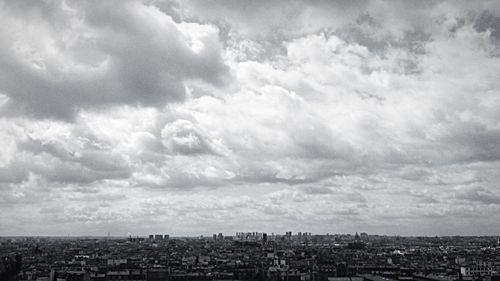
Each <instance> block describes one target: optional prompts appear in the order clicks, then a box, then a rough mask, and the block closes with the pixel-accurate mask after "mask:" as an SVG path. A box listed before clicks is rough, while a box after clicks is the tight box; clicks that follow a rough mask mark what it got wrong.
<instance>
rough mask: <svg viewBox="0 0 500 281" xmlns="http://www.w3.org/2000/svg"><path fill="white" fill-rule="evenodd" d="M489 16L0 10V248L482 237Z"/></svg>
mask: <svg viewBox="0 0 500 281" xmlns="http://www.w3.org/2000/svg"><path fill="white" fill-rule="evenodd" d="M498 77H500V4H499V3H498V1H487V0H485V1H477V2H476V1H475V2H472V1H432V0H430V1H386V0H374V1H367V0H354V1H344V0H337V1H306V0H304V1H298V0H297V1H264V0H259V1H240V0H236V1H226V0H221V1H201V0H200V1H197V0H188V1H180V0H125V1H117V0H111V1H76V0H48V1H29V0H19V1H14V0H0V236H32V235H36V236H66V235H68V234H69V235H71V236H88V235H91V236H102V235H103V234H104V236H106V234H107V233H111V234H115V235H118V234H119V235H120V236H122V235H123V236H128V234H132V235H141V236H144V235H147V234H149V233H156V232H157V231H161V232H160V233H168V234H170V235H173V236H196V235H200V234H203V235H207V236H208V235H211V234H212V233H219V232H222V233H228V234H231V233H235V232H237V231H240V230H245V229H256V230H259V231H262V232H266V233H268V234H269V233H272V232H274V233H285V232H286V231H294V232H295V231H300V230H308V231H310V232H312V233H355V232H367V233H379V234H382V235H384V234H385V235H403V236H426V235H427V236H435V235H438V236H453V235H472V236H475V235H487V236H493V235H498V234H499V233H500V224H499V223H495V221H496V222H499V221H500V186H499V183H500V80H499V79H498Z"/></svg>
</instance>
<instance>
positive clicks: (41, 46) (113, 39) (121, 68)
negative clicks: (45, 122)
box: [0, 1, 228, 119]
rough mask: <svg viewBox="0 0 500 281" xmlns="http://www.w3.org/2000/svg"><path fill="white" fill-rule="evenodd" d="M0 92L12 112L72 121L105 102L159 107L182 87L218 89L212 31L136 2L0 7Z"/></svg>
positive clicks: (220, 69) (179, 96)
mask: <svg viewBox="0 0 500 281" xmlns="http://www.w3.org/2000/svg"><path fill="white" fill-rule="evenodd" d="M1 17H2V26H3V27H2V29H1V30H0V38H1V40H0V41H1V42H2V45H1V47H2V53H1V54H0V63H1V65H2V68H1V73H0V76H1V77H2V78H1V79H2V80H1V82H0V83H1V88H0V92H1V93H2V94H5V95H7V96H8V97H9V100H8V105H10V107H13V108H14V109H12V110H22V111H23V112H25V113H26V114H29V115H32V116H34V117H53V118H59V119H72V117H73V116H74V113H75V110H78V109H81V108H96V107H101V106H103V105H110V104H132V105H135V104H137V105H145V106H157V107H159V106H162V105H165V104H166V103H169V102H176V101H182V100H184V99H185V98H186V93H185V87H184V82H185V81H187V80H190V79H200V80H203V81H206V82H208V83H212V84H216V85H221V84H223V83H224V81H225V80H226V76H227V75H228V72H227V71H228V69H227V67H226V66H225V65H224V63H223V61H222V58H221V46H220V43H219V39H218V28H217V27H215V26H213V25H203V24H198V23H190V22H180V23H178V22H175V21H174V20H173V19H172V17H171V16H169V15H167V14H165V13H163V12H161V11H160V10H159V9H158V8H156V7H155V6H152V5H148V4H146V3H141V2H137V1H116V2H106V3H102V2H99V1H92V2H88V3H81V2H78V1H49V2H37V3H29V2H27V1H15V2H13V1H4V2H3V3H2V14H1Z"/></svg>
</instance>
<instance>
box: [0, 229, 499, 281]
mask: <svg viewBox="0 0 500 281" xmlns="http://www.w3.org/2000/svg"><path fill="white" fill-rule="evenodd" d="M0 243H1V244H0V256H1V263H0V280H2V281H3V280H9V281H11V280H12V281H114V280H122V281H127V280H128V281H170V280H301V281H309V280H310V281H313V280H317V281H321V280H324V281H393V280H400V281H455V280H457V281H458V280H464V281H465V280H470V281H476V280H481V281H498V280H500V274H499V271H500V241H499V239H498V237H458V236H454V237H400V236H380V235H368V234H366V233H361V234H358V233H356V234H354V235H351V234H335V235H330V234H326V235H313V234H311V233H310V232H298V233H292V232H286V233H285V234H274V233H271V234H268V233H259V232H237V233H235V235H234V236H233V235H227V234H223V233H218V234H214V235H213V237H203V236H200V237H170V236H169V235H168V234H166V235H162V234H152V235H149V236H148V237H147V238H146V237H128V238H125V237H123V238H119V237H102V238H97V237H86V238H85V237H81V238H75V237H3V238H0Z"/></svg>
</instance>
